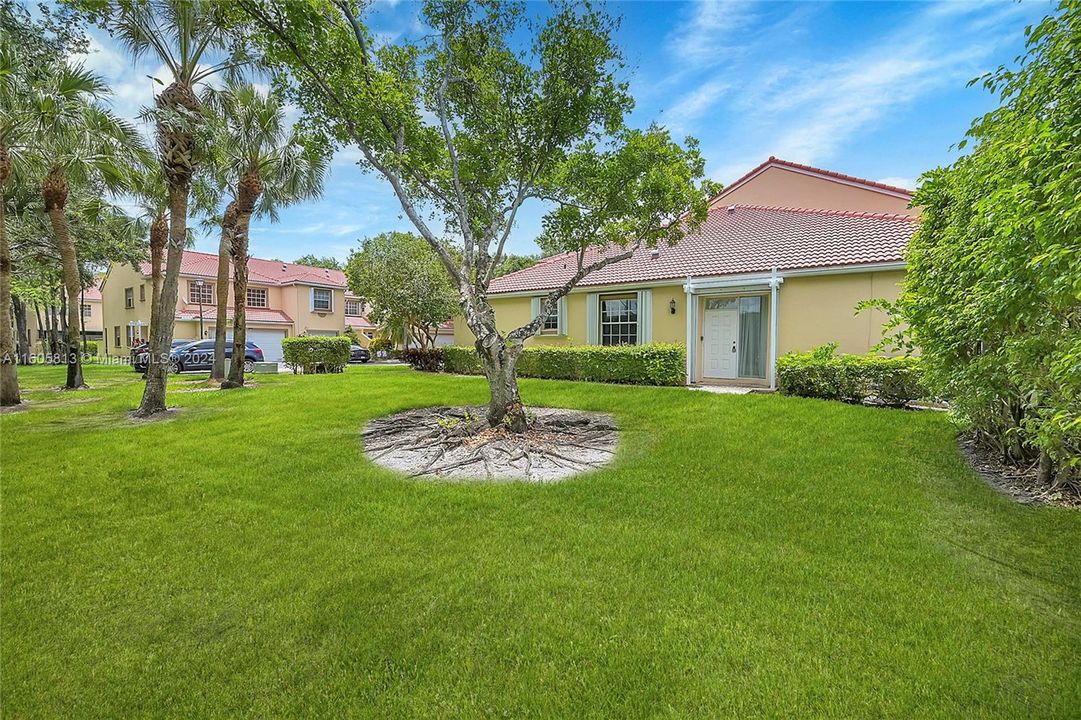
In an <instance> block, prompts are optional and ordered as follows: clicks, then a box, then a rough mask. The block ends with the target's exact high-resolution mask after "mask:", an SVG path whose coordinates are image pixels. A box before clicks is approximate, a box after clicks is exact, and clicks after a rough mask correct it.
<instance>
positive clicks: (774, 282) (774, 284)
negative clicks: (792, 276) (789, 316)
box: [769, 265, 784, 390]
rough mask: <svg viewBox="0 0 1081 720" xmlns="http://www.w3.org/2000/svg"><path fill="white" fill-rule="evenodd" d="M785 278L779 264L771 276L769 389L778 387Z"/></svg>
mask: <svg viewBox="0 0 1081 720" xmlns="http://www.w3.org/2000/svg"><path fill="white" fill-rule="evenodd" d="M783 282H784V278H783V277H781V276H780V275H778V274H777V266H776V265H774V266H773V272H772V273H770V278H769V389H770V390H776V389H777V312H778V307H777V296H778V292H777V291H778V289H779V288H780V287H781V283H783Z"/></svg>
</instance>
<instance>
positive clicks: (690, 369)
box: [683, 276, 698, 385]
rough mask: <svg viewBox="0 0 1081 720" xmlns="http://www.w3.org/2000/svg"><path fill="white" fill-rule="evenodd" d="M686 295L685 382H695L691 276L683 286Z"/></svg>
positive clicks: (695, 329) (695, 298) (694, 300)
mask: <svg viewBox="0 0 1081 720" xmlns="http://www.w3.org/2000/svg"><path fill="white" fill-rule="evenodd" d="M683 289H684V291H685V292H686V297H687V384H688V385H692V384H694V382H695V367H694V366H695V359H696V358H697V357H698V317H697V315H698V296H697V295H695V294H694V292H693V289H692V287H691V278H690V276H687V284H686V285H684V286H683Z"/></svg>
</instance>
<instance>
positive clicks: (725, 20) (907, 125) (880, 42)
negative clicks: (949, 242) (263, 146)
mask: <svg viewBox="0 0 1081 720" xmlns="http://www.w3.org/2000/svg"><path fill="white" fill-rule="evenodd" d="M607 7H608V10H609V12H611V13H612V14H616V15H621V16H622V18H623V21H622V24H621V27H620V31H619V34H618V41H619V44H620V46H621V47H622V48H623V51H624V53H625V55H626V59H627V63H628V68H627V78H626V79H627V80H628V81H629V82H630V84H631V89H632V93H633V95H634V96H635V98H636V101H637V107H636V109H635V111H634V113H633V114H632V116H631V118H630V121H631V124H632V125H634V126H639V127H645V126H647V125H649V124H650V123H651V122H657V123H660V124H663V125H666V126H668V127H669V128H671V129H672V130H673V131H674V132H676V134H677V135H679V136H684V135H693V136H694V137H696V138H698V139H699V140H700V142H701V147H702V152H703V154H704V156H705V157H706V160H707V174H708V175H709V176H710V177H712V178H713V179H715V180H717V181H720V182H722V183H726V184H727V183H730V182H732V181H733V180H735V179H736V178H737V177H739V176H740V175H741V174H742V173H744V172H746V171H747V170H749V169H750V168H752V167H754V166H755V165H757V164H759V163H760V162H762V161H763V160H765V159H766V158H767V157H769V156H770V155H776V156H777V157H780V158H784V159H786V160H792V161H795V162H801V163H807V164H811V165H817V166H820V167H825V168H828V169H831V170H837V171H840V172H845V173H848V174H851V175H858V176H860V177H866V178H870V179H872V180H880V181H883V182H888V183H891V184H895V185H902V186H906V187H913V186H914V184H915V182H916V179H917V178H918V177H919V176H920V174H921V173H922V172H924V171H925V170H928V169H930V168H933V167H935V166H937V165H941V164H945V163H949V162H950V161H951V160H952V159H953V158H954V157H955V154H956V151H951V150H950V146H951V145H952V144H953V143H956V142H957V141H958V140H960V139H961V137H962V135H963V133H964V132H965V130H966V129H967V128H968V126H969V123H970V122H971V120H972V119H973V118H974V117H976V116H977V115H979V114H981V113H983V112H986V111H988V110H990V109H992V108H993V107H994V106H995V101H994V98H992V97H991V96H989V95H988V94H987V93H986V92H985V91H984V90H983V89H982V88H980V87H972V88H966V84H967V82H968V80H970V79H971V78H973V77H975V76H977V75H979V74H981V73H983V72H985V71H987V70H991V69H993V68H995V67H997V66H998V65H1000V64H1009V63H1012V62H1013V60H1014V58H1015V57H1016V56H1017V55H1018V54H1019V53H1020V52H1021V51H1022V49H1023V44H1024V34H1023V33H1024V28H1025V26H1026V25H1029V24H1032V23H1034V22H1037V21H1038V20H1039V19H1040V18H1041V17H1043V16H1044V15H1046V14H1048V13H1050V12H1051V11H1052V10H1053V5H1052V4H1051V3H1049V2H1026V3H1021V4H1018V3H1006V2H1001V3H971V2H944V3H930V2H928V3H917V2H907V3H892V2H874V3H863V2H841V3H825V2H805V3H784V2H771V3H756V2H626V3H621V2H616V3H610V4H609V5H608V6H607ZM419 9H420V5H419V3H412V2H406V1H404V0H402V1H400V2H386V1H381V2H377V3H376V4H375V5H374V7H373V10H372V15H371V17H370V19H369V22H370V25H371V27H372V28H373V30H375V31H376V32H377V33H378V34H379V36H380V37H381V38H382V39H383V40H384V41H393V40H394V39H395V38H398V37H402V36H410V35H415V34H416V33H418V32H420V26H419V23H418V19H417V14H418V12H419ZM542 9H543V7H542V6H539V5H538V6H536V11H537V12H540V11H542ZM93 45H94V47H93V50H92V52H91V54H90V55H89V56H88V57H86V58H83V60H84V62H86V64H88V65H89V66H91V67H92V68H94V69H95V70H97V71H98V72H100V73H101V74H103V75H104V76H105V77H106V79H107V80H108V81H109V82H110V84H111V85H112V87H113V89H114V98H113V104H114V107H115V109H116V110H117V111H118V112H120V113H122V114H124V115H127V116H129V117H134V116H135V115H136V113H137V112H138V109H139V107H140V106H141V105H143V104H147V103H149V102H150V99H151V93H152V92H153V88H154V84H153V82H152V81H151V80H150V79H149V78H148V77H147V76H148V75H157V76H159V77H164V68H160V67H157V66H155V65H154V64H147V63H143V64H140V65H138V66H133V65H132V64H131V62H130V61H129V60H128V59H127V58H126V57H125V56H124V55H123V53H122V52H121V51H120V50H119V49H118V48H117V47H116V46H115V44H113V43H112V42H111V41H110V39H109V38H108V36H106V35H103V34H101V33H100V32H96V31H95V33H94V43H93ZM357 157H358V153H357V152H356V151H355V150H350V149H348V148H346V149H343V150H341V151H339V152H338V154H337V155H336V156H335V158H334V162H333V165H332V172H331V176H330V178H329V180H328V182H327V188H326V193H325V195H324V197H323V198H322V199H320V200H318V201H315V202H309V203H306V204H304V205H299V206H295V207H291V208H286V209H284V210H283V211H282V213H281V220H280V222H278V223H276V224H270V223H269V222H264V221H257V222H255V223H253V226H252V230H251V245H252V254H253V255H255V256H257V257H277V258H281V259H284V260H292V259H294V258H296V257H298V256H300V255H303V254H305V253H309V252H312V253H315V254H317V255H334V256H336V257H338V258H339V259H345V257H346V256H347V255H348V253H349V251H350V249H352V248H354V247H356V245H357V241H358V239H359V238H361V237H365V236H368V235H374V234H376V233H379V232H383V231H385V230H396V229H401V230H406V229H410V224H409V221H408V220H407V219H406V218H404V217H403V216H402V213H401V208H400V206H399V204H398V201H397V199H396V198H395V197H394V194H393V193H392V192H391V190H390V189H389V187H388V186H387V185H386V183H384V182H383V181H382V180H380V179H379V178H378V177H377V176H374V175H371V174H366V173H364V172H363V171H362V170H361V169H360V168H358V167H357V166H356V165H355V162H356V158H357ZM543 212H544V207H543V206H541V205H539V204H536V205H533V206H530V207H527V208H525V211H524V212H523V213H522V214H521V215H520V220H519V222H518V224H517V226H516V228H515V230H514V233H513V234H512V239H511V242H510V244H509V245H510V250H511V251H512V252H519V253H529V252H536V245H535V244H534V242H533V240H534V238H535V237H536V236H537V234H538V232H539V229H540V219H541V216H542V215H543ZM196 249H199V250H206V251H211V252H216V250H217V241H216V239H215V238H214V237H213V236H210V235H208V236H206V237H200V238H199V239H198V240H197V243H196Z"/></svg>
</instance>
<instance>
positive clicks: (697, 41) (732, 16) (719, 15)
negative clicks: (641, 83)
mask: <svg viewBox="0 0 1081 720" xmlns="http://www.w3.org/2000/svg"><path fill="white" fill-rule="evenodd" d="M753 8H754V5H753V3H749V2H737V1H736V0H697V2H694V3H693V4H691V5H690V6H689V11H688V12H687V13H686V15H685V17H684V19H683V21H682V22H681V23H680V24H679V25H677V26H676V28H675V30H673V31H672V32H671V33H670V34H669V35H668V38H667V44H668V49H669V51H670V52H671V53H672V54H673V55H674V56H675V57H677V58H679V59H680V60H682V61H683V62H686V63H691V64H693V65H695V66H696V67H703V66H708V65H716V64H718V63H721V62H723V61H725V60H727V59H728V58H729V57H731V56H732V54H733V53H736V52H738V51H739V50H740V48H741V47H742V46H743V40H744V38H743V37H742V36H741V31H743V30H745V29H747V28H748V27H749V26H750V25H751V23H752V22H753V21H754V19H755V13H754V11H753Z"/></svg>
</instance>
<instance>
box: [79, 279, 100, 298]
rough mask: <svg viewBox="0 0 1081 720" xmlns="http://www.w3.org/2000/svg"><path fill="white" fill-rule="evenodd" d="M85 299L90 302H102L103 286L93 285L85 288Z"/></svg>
mask: <svg viewBox="0 0 1081 720" xmlns="http://www.w3.org/2000/svg"><path fill="white" fill-rule="evenodd" d="M99 282H100V281H99ZM83 300H87V301H90V302H101V287H100V285H92V286H90V287H88V288H86V289H85V290H83Z"/></svg>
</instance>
